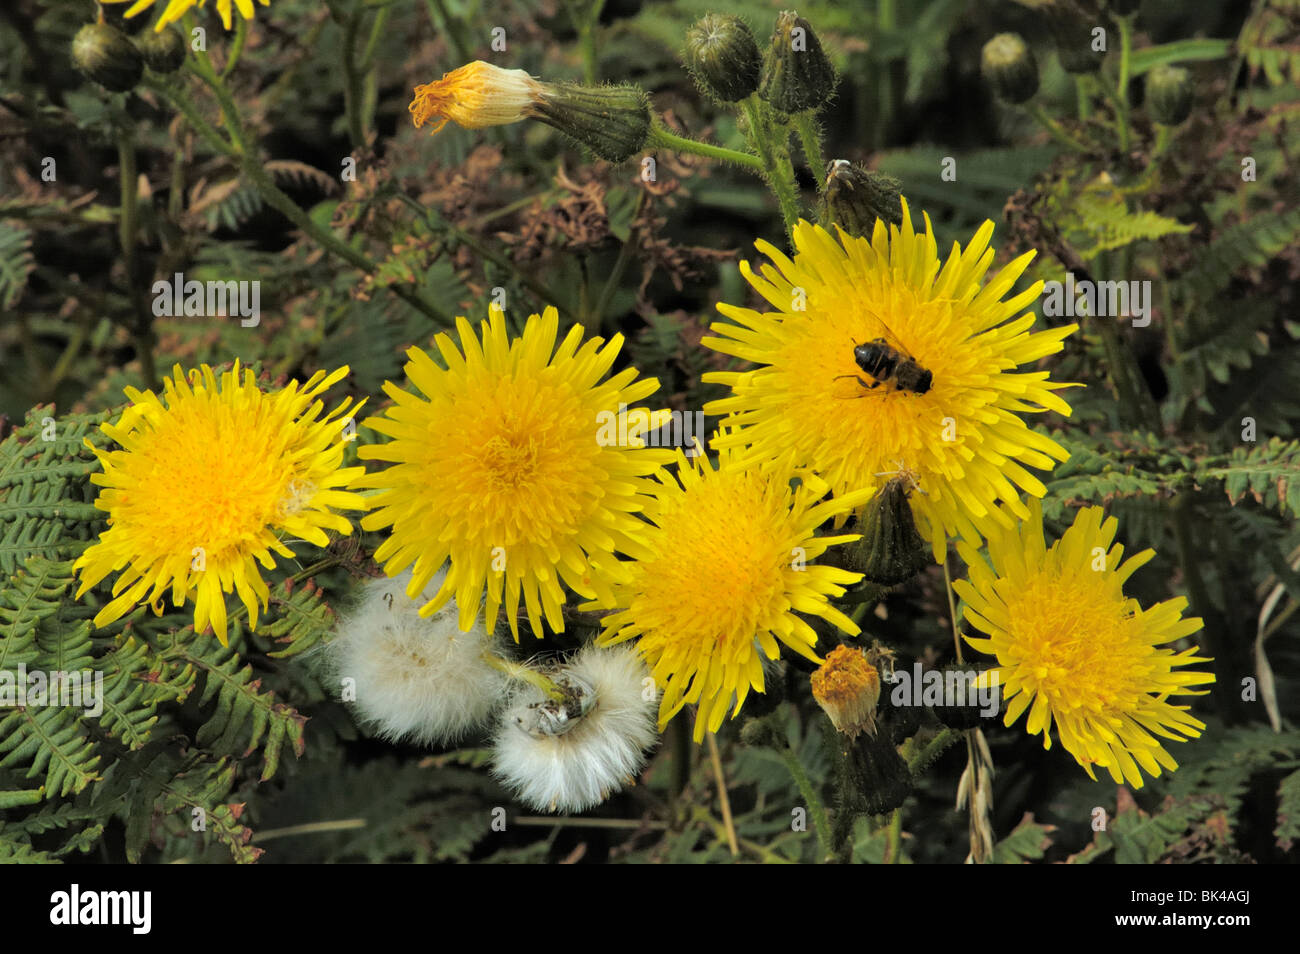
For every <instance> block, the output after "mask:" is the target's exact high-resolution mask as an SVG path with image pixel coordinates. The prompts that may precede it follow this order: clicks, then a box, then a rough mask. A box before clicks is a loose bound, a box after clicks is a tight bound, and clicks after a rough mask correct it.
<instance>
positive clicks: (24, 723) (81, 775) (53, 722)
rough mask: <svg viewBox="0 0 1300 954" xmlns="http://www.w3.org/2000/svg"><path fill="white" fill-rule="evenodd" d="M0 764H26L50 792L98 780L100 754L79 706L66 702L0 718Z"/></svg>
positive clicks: (30, 775) (59, 792)
mask: <svg viewBox="0 0 1300 954" xmlns="http://www.w3.org/2000/svg"><path fill="white" fill-rule="evenodd" d="M0 755H3V756H4V758H0V768H10V767H12V766H15V765H21V764H28V763H30V767H29V769H28V771H27V777H28V778H36V777H37V776H39V775H41V774H42V773H43V774H44V775H45V788H46V791H48V792H49V793H50V794H51V795H67V794H68V793H70V792H79V791H81V790H82V789H83V788H85V787H86V786H87V785H89V784H90V783H91V782H95V781H98V780H99V778H100V776H99V774H98V768H99V764H100V761H101V759H100V756H99V755H98V754H97V751H96V745H95V743H94V741H93V740H92V739H91V738H90V737H89V735H88V734H87V732H86V730H85V728H84V726H83V724H82V722H81V718H80V710H79V709H74V708H71V707H67V706H40V707H39V708H36V707H29V708H25V709H18V710H17V711H15V712H10V713H9V714H8V715H7V716H5V717H4V718H3V719H0Z"/></svg>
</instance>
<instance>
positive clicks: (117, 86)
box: [72, 23, 144, 93]
mask: <svg viewBox="0 0 1300 954" xmlns="http://www.w3.org/2000/svg"><path fill="white" fill-rule="evenodd" d="M72 61H73V62H74V63H75V64H76V65H77V68H78V69H79V70H81V72H83V73H84V74H86V76H88V77H90V79H92V80H94V81H95V82H96V83H98V84H99V85H100V86H102V87H104V89H106V90H109V91H111V92H114V93H125V92H127V91H128V90H130V89H134V88H135V84H136V83H138V82H140V78H141V77H142V76H144V60H143V59H141V57H140V51H139V50H137V49H136V48H135V45H134V44H133V43H132V42H131V40H130V38H129V37H128V36H127V35H126V34H125V33H123V32H122V31H121V30H119V29H117V27H112V26H109V25H108V24H107V23H87V24H86V25H85V26H83V27H82V28H81V29H80V30H78V31H77V35H76V36H74V37H73V38H72Z"/></svg>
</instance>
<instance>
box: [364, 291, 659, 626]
mask: <svg viewBox="0 0 1300 954" xmlns="http://www.w3.org/2000/svg"><path fill="white" fill-rule="evenodd" d="M558 325H559V319H558V316H557V314H556V311H555V309H554V308H547V309H546V311H545V313H544V314H543V315H541V316H538V315H533V316H532V317H530V318H529V319H528V323H527V324H526V325H525V327H524V333H523V336H522V337H520V338H516V339H513V340H511V339H509V338H507V336H506V321H505V315H504V314H503V313H502V312H501V310H500V309H499V308H492V309H490V312H489V318H488V320H487V321H485V322H482V323H481V326H480V327H481V329H482V341H481V342H480V341H479V339H478V338H477V337H476V336H475V334H474V330H473V328H472V327H471V326H470V324H469V322H468V321H466V320H465V319H464V318H457V319H456V327H457V330H458V331H459V333H460V340H461V347H460V348H457V347H456V345H455V344H454V343H453V342H452V340H451V337H450V336H449V335H446V334H439V335H438V336H437V337H436V338H435V339H434V341H435V343H436V344H437V346H438V351H439V352H440V353H441V355H442V359H443V362H444V363H445V365H446V367H445V368H443V367H439V366H438V365H437V364H435V363H434V360H433V359H432V358H431V357H430V356H429V355H428V354H426V353H425V352H424V351H422V350H420V349H419V348H411V349H410V350H408V351H407V353H406V354H407V357H409V358H410V361H409V362H408V363H407V365H406V369H405V370H406V376H407V377H408V378H409V379H410V381H411V383H412V384H413V385H415V387H416V388H418V389H419V390H420V391H421V392H422V393H423V395H424V396H425V398H427V400H426V399H424V398H421V397H419V396H417V395H415V394H411V393H408V392H407V391H404V390H402V389H401V388H399V387H397V386H396V385H395V384H392V383H391V382H385V384H384V392H385V393H386V394H388V396H389V397H391V398H392V399H393V400H394V402H396V403H395V404H394V405H393V406H392V407H390V408H388V409H387V410H386V411H385V416H383V417H372V418H369V419H368V420H367V421H366V424H367V426H369V427H372V428H374V429H375V430H376V431H379V432H380V433H381V434H385V435H387V436H388V437H391V438H393V440H391V441H389V442H388V443H384V444H371V445H367V446H365V447H362V448H361V449H360V455H361V457H362V458H364V459H367V460H384V461H391V462H392V463H393V464H394V465H395V466H392V467H389V468H386V469H384V470H382V471H378V472H376V473H372V474H368V475H366V476H365V477H363V478H361V479H360V480H359V481H358V482H357V484H356V486H359V487H373V488H379V489H380V493H379V494H377V495H375V496H374V497H372V498H370V501H369V502H370V504H371V509H372V510H375V511H376V512H374V513H371V514H369V515H367V516H366V517H365V518H363V520H362V526H363V527H365V529H367V530H378V529H380V528H383V527H391V528H392V530H391V532H390V535H389V537H388V539H387V540H385V541H384V542H383V544H382V545H381V546H380V547H379V549H378V550H377V551H376V552H375V559H376V560H378V561H380V562H381V563H384V569H385V572H387V573H388V575H389V576H395V575H397V574H398V573H400V572H402V571H403V570H404V569H406V568H407V567H408V566H411V565H412V563H414V571H413V575H412V579H411V584H410V586H409V587H408V588H407V595H409V596H410V597H411V598H412V599H415V598H416V597H417V596H418V595H419V594H420V592H421V591H422V590H423V589H424V587H425V586H426V585H427V584H428V582H429V580H430V579H432V578H433V575H434V574H435V573H437V572H438V570H439V569H440V568H441V567H442V565H443V564H444V563H445V562H446V561H447V560H448V559H450V561H451V565H450V567H449V569H448V572H447V576H446V579H445V581H444V582H443V585H442V587H441V588H440V589H439V590H438V593H437V595H436V596H435V597H434V599H432V600H431V601H429V602H428V603H426V604H425V605H424V606H423V607H422V609H421V615H424V616H429V615H432V614H433V613H435V612H437V611H438V609H440V608H441V607H442V606H443V605H444V604H446V602H447V600H448V599H450V598H451V597H452V596H453V595H454V596H455V598H456V603H457V605H458V606H459V617H460V628H461V629H462V630H468V629H469V628H470V627H471V626H472V625H473V623H474V618H475V616H476V615H477V614H478V611H479V607H480V606H481V605H482V602H483V594H484V590H485V589H486V591H487V615H486V620H487V625H488V627H489V628H491V626H492V625H493V624H494V623H495V621H496V617H497V611H498V609H499V608H500V606H501V603H502V600H503V593H504V601H505V604H506V614H507V617H508V619H509V621H510V629H511V631H512V632H513V633H514V634H515V639H516V640H517V639H518V638H519V630H518V620H517V613H518V609H519V598H520V596H521V594H522V596H523V599H524V603H525V605H526V607H527V611H528V619H529V622H530V623H531V624H532V627H533V630H534V631H535V632H536V633H537V635H538V636H539V637H540V636H541V635H542V618H543V615H544V616H545V619H546V622H547V623H548V624H549V625H550V627H551V629H552V630H554V631H557V632H560V631H563V629H564V619H563V617H562V616H561V611H560V607H561V606H562V605H563V604H564V602H565V593H564V588H563V586H562V585H561V584H562V583H563V584H567V585H568V586H569V588H571V589H572V590H574V591H575V592H577V593H579V594H580V595H582V596H583V597H585V598H587V599H592V598H595V599H598V600H602V601H605V602H606V604H608V601H609V600H610V599H611V591H610V583H609V580H611V579H613V578H616V577H618V576H619V575H620V573H621V570H620V566H619V562H618V560H617V559H616V558H615V557H614V552H615V551H620V552H622V553H625V554H629V555H634V554H637V553H640V552H642V551H643V547H642V544H641V539H642V537H643V536H644V533H645V530H646V524H645V522H644V521H643V520H641V519H640V518H639V517H638V516H637V513H638V512H639V511H641V510H642V509H644V507H645V506H646V504H647V503H649V502H651V499H652V498H650V497H649V496H647V493H646V491H647V490H648V488H649V487H650V486H652V481H650V480H649V479H648V478H647V475H648V474H652V473H654V472H656V471H658V470H659V469H660V468H661V467H662V465H663V464H665V463H668V462H669V461H671V459H672V454H671V452H670V451H667V450H657V449H652V448H647V447H644V446H643V444H644V441H643V439H642V438H641V437H640V436H639V435H640V434H641V433H642V432H643V431H645V430H648V429H650V428H653V427H658V426H660V425H661V424H662V423H663V421H664V420H665V419H666V418H667V416H668V412H666V411H664V412H660V413H656V414H650V413H649V412H647V411H645V410H644V409H636V410H633V411H631V412H627V410H626V408H627V406H628V405H631V404H634V403H636V402H637V401H640V400H642V399H644V398H646V397H648V396H649V395H651V394H653V393H654V392H655V391H656V390H658V388H659V382H658V381H657V380H655V379H654V378H645V379H642V380H640V381H637V380H636V377H637V372H636V369H634V368H628V369H626V370H624V371H620V372H619V373H618V374H616V375H614V376H613V377H611V378H609V379H608V380H606V381H604V382H603V383H602V382H601V379H602V378H603V377H604V376H605V374H606V372H608V371H609V369H610V367H611V365H613V363H614V359H615V358H616V357H617V355H618V352H619V349H620V348H622V346H623V336H622V335H616V336H615V337H614V338H613V339H612V340H610V341H609V342H608V343H606V342H605V341H604V339H602V338H593V339H591V340H590V341H587V342H586V343H585V344H584V343H582V337H583V329H582V327H581V326H580V325H575V326H574V327H573V328H570V329H569V332H568V334H567V335H565V337H564V340H563V341H561V342H560V344H559V347H558V348H557V347H556V337H557V331H558ZM580 344H581V347H579V345H580ZM615 425H617V426H615Z"/></svg>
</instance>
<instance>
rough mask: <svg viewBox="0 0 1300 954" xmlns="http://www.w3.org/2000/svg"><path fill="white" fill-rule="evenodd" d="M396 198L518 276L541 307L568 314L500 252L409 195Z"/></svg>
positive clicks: (560, 302) (541, 284)
mask: <svg viewBox="0 0 1300 954" xmlns="http://www.w3.org/2000/svg"><path fill="white" fill-rule="evenodd" d="M397 198H398V200H399V201H401V202H402V203H404V204H405V205H406V206H407V207H408V208H410V209H411V210H412V211H413V212H415V213H416V214H417V215H420V216H421V217H423V218H424V220H425V221H426V222H427V223H429V224H430V225H436V227H437V228H440V229H443V230H445V231H447V232H450V233H451V234H452V235H454V236H455V237H456V238H457V239H458V240H459V241H460V242H462V243H463V244H465V245H467V246H469V247H470V249H472V250H473V252H474V254H476V255H478V256H479V258H485V259H487V260H488V261H490V262H492V263H493V264H495V265H497V266H498V267H500V268H503V269H505V270H506V271H508V272H511V273H513V274H515V275H518V276H519V280H520V281H522V282H523V283H524V284H525V285H527V286H528V289H529V291H531V292H532V293H533V294H534V295H536V296H537V297H538V298H539V299H540V300H541V303H542V304H543V305H554V306H555V307H556V308H558V309H559V310H560V311H561V312H564V313H568V312H569V309H568V308H567V307H566V306H565V304H564V302H563V300H562V299H561V298H560V296H559V294H558V293H556V292H555V291H553V290H552V289H551V288H550V287H549V286H547V285H546V284H545V283H544V282H542V281H541V280H540V279H538V278H536V277H534V276H533V275H530V274H529V273H527V272H525V271H522V270H520V269H519V268H518V267H517V266H516V265H515V263H514V262H512V261H510V259H508V258H506V257H505V256H504V255H502V254H501V253H500V252H497V251H496V250H495V249H491V248H489V247H488V246H486V245H484V244H483V243H482V242H480V241H479V240H478V239H476V238H475V237H474V236H472V235H470V234H469V233H468V232H466V231H465V230H464V229H462V228H461V227H460V226H458V225H457V224H456V223H455V222H451V221H449V220H447V219H444V218H441V217H438V216H436V215H435V213H434V212H433V210H432V209H427V208H425V207H424V206H422V205H420V203H418V202H416V201H415V200H414V199H412V198H411V197H410V196H409V195H404V194H401V193H399V194H398V196H397Z"/></svg>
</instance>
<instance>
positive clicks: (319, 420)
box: [74, 361, 365, 644]
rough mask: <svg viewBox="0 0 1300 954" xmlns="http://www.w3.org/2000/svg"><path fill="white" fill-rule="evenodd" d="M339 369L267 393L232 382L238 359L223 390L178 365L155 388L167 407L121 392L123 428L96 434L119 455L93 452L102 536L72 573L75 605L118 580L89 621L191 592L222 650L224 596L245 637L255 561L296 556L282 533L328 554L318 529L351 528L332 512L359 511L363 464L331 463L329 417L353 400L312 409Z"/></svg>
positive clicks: (257, 584)
mask: <svg viewBox="0 0 1300 954" xmlns="http://www.w3.org/2000/svg"><path fill="white" fill-rule="evenodd" d="M347 373H348V369H347V368H346V367H343V368H339V369H338V370H337V371H334V372H331V373H330V374H326V373H325V372H324V371H318V372H316V374H314V375H312V376H311V378H310V379H309V380H308V381H307V383H306V384H303V385H299V383H298V382H297V381H291V382H290V383H289V384H288V385H287V386H286V387H284V388H282V389H280V390H278V391H274V392H269V393H268V392H264V391H262V390H261V389H259V388H258V386H257V382H256V380H255V378H254V375H253V372H252V371H249V370H247V369H245V370H244V373H243V380H242V381H241V380H240V368H239V362H238V361H236V362H235V366H234V368H233V369H232V370H229V371H226V372H224V373H223V374H222V375H221V380H220V383H218V381H217V378H216V376H215V375H214V374H213V372H212V369H211V368H210V367H208V366H207V365H203V366H202V368H201V369H199V370H195V371H191V372H190V373H189V375H188V378H187V376H186V374H185V373H184V372H183V371H182V370H181V368H180V366H179V365H177V366H176V368H175V369H174V371H173V377H172V378H168V379H166V380H165V381H164V395H163V397H164V400H165V402H166V403H164V401H163V400H159V398H158V397H157V396H156V395H155V394H154V393H153V392H152V391H145V392H144V393H143V394H142V393H140V392H139V391H137V390H136V389H135V388H127V389H126V396H127V397H128V398H130V399H131V404H130V405H128V406H127V408H126V409H125V410H124V411H123V412H122V417H121V419H120V420H119V421H118V423H117V424H107V423H106V424H102V425H100V429H101V430H102V431H103V432H104V433H105V434H107V435H108V436H109V437H111V438H112V439H113V440H114V441H116V442H117V443H118V444H119V445H120V447H121V449H120V450H99V449H96V448H93V447H92V450H94V451H95V455H96V456H97V457H98V458H99V461H100V463H101V464H103V467H104V472H103V473H102V474H93V475H91V478H90V479H91V482H92V483H94V484H96V485H98V486H100V487H103V488H104V490H103V491H102V492H101V493H100V495H99V497H98V499H97V500H96V501H95V506H96V507H98V508H99V509H100V510H105V511H107V512H108V522H109V528H108V529H107V530H105V531H104V532H103V533H101V534H100V536H99V540H98V542H96V543H94V544H92V545H91V546H90V547H88V548H87V549H86V551H85V552H84V553H83V554H82V555H81V556H80V557H79V558H78V559H77V562H76V563H75V564H74V567H75V569H77V570H80V571H82V577H81V587H80V589H79V590H78V591H77V596H78V597H81V596H82V595H83V594H85V592H86V591H87V590H89V589H90V588H91V587H92V586H94V585H95V584H96V583H98V582H99V581H100V580H102V579H104V577H106V576H107V575H108V574H109V573H112V572H115V571H118V570H121V571H122V573H121V575H120V576H119V577H118V578H117V580H116V582H115V583H114V584H113V597H114V599H113V600H112V601H111V602H110V603H108V604H107V605H106V606H105V607H104V608H103V609H101V610H100V611H99V613H98V614H96V616H95V625H96V626H103V625H104V624H106V623H111V622H112V621H113V620H115V619H118V618H119V617H121V616H122V615H123V614H125V613H126V612H127V611H128V610H130V609H131V608H132V607H134V606H135V605H137V604H139V603H140V602H141V601H145V600H147V601H148V602H150V603H156V602H157V601H158V600H159V598H160V597H161V596H162V595H163V594H164V593H165V592H166V591H167V590H168V589H170V590H171V593H172V605H173V606H181V605H183V604H184V602H185V601H186V600H187V599H188V598H189V597H190V596H191V595H192V596H193V597H194V603H195V609H194V628H195V630H196V631H198V632H202V631H203V630H204V629H206V628H207V626H208V623H209V622H210V623H211V624H212V628H213V629H214V630H215V631H216V633H217V637H218V638H219V639H220V640H221V642H222V643H223V644H224V643H225V642H226V602H225V595H224V594H226V593H230V592H231V591H232V589H233V591H234V592H236V593H238V594H239V598H240V600H241V601H243V603H244V606H245V607H247V609H248V617H249V626H250V628H253V629H256V627H257V611H258V605H259V604H260V605H261V606H263V607H265V606H266V605H267V599H268V596H269V591H268V590H267V586H266V583H265V582H264V581H263V580H262V576H261V573H260V572H259V571H258V568H257V563H261V564H262V566H264V567H265V568H266V569H268V570H269V569H272V568H273V567H274V566H275V559H274V557H272V555H271V551H275V552H276V553H278V554H280V555H281V556H285V557H292V556H293V552H292V551H291V550H290V549H289V548H288V547H287V546H286V545H285V544H284V542H283V540H282V537H285V538H293V537H296V538H300V539H302V540H305V541H307V542H308V543H311V544H314V545H316V546H318V547H323V546H326V545H327V544H328V543H329V538H328V537H327V536H326V535H325V531H326V530H334V531H336V532H338V533H341V534H344V535H347V534H349V533H351V532H352V524H351V523H349V522H348V520H347V518H345V517H343V516H341V515H340V514H337V513H334V511H333V509H332V508H347V509H352V510H362V509H364V507H365V502H364V500H363V499H362V498H361V496H360V495H359V494H355V493H350V492H348V491H347V490H345V489H343V488H346V487H347V486H348V484H349V482H350V481H351V480H352V479H353V478H354V477H357V476H359V475H360V474H361V472H362V469H361V468H360V467H341V466H340V465H341V464H342V462H343V440H344V437H343V429H342V427H341V421H340V418H341V416H342V415H345V414H348V413H349V411H353V412H355V411H356V410H357V409H358V408H359V407H360V405H358V406H357V407H352V406H351V403H352V402H351V399H348V400H345V401H344V402H343V403H342V404H340V405H339V406H338V407H337V408H335V409H334V410H333V411H331V412H330V413H329V414H326V415H325V416H324V417H321V416H320V413H321V410H322V404H321V403H320V402H319V401H317V400H316V398H317V397H318V396H319V395H320V394H321V393H322V392H323V391H325V389H326V388H328V387H329V386H330V385H332V384H334V383H335V382H336V381H338V380H340V379H341V378H343V377H344V376H345V375H347ZM87 443H89V442H87ZM255 561H256V562H255Z"/></svg>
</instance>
